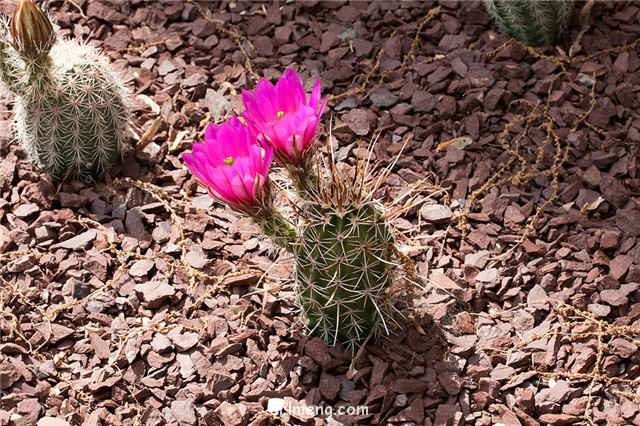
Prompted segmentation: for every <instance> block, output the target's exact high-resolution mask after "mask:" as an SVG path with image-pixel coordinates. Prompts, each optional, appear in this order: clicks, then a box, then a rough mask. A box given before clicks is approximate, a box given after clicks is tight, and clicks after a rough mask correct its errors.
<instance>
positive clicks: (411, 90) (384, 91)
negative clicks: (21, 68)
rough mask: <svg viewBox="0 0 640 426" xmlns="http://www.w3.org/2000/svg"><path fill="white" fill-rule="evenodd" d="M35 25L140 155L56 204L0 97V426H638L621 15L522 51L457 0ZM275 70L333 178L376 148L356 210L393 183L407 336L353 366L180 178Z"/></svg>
mask: <svg viewBox="0 0 640 426" xmlns="http://www.w3.org/2000/svg"><path fill="white" fill-rule="evenodd" d="M9 3H10V2H9ZM49 4H50V7H51V14H52V16H53V17H54V18H55V19H56V20H57V22H58V24H59V25H60V26H61V28H62V31H63V32H64V33H66V34H69V35H72V36H76V37H81V38H83V39H86V40H88V41H89V42H90V43H92V44H95V45H97V46H100V47H101V48H102V49H103V50H104V51H105V52H107V53H108V55H109V57H110V59H111V61H112V62H113V65H114V67H115V68H116V69H117V70H119V71H120V72H121V74H122V76H123V79H124V80H125V81H126V84H127V86H128V87H129V88H130V89H131V92H132V98H133V105H134V115H135V117H134V118H135V123H136V125H137V126H138V131H137V133H138V134H140V135H143V136H142V138H141V139H140V140H139V141H136V140H134V139H132V142H131V147H130V149H128V152H127V155H126V156H125V159H124V161H123V163H122V164H121V165H119V166H116V167H115V168H114V169H113V171H112V172H111V175H110V176H109V177H108V178H107V179H106V182H105V183H102V184H97V185H93V186H89V185H86V184H83V183H80V182H75V181H70V182H66V183H62V184H60V183H57V182H54V181H53V180H52V178H51V177H49V176H47V175H42V174H41V173H40V172H39V171H38V170H37V169H36V168H35V167H34V166H32V165H31V164H30V163H29V161H28V160H27V158H26V154H25V151H24V150H23V149H22V148H21V147H20V146H19V145H18V144H16V143H14V142H13V141H12V135H11V117H12V114H11V109H12V107H11V97H10V96H9V95H7V94H5V95H3V97H2V98H0V101H1V102H0V154H1V159H0V253H1V254H0V333H1V335H2V341H1V343H0V425H16V426H31V425H35V424H37V425H39V426H63V425H69V424H71V425H134V424H142V425H165V424H166V425H181V426H182V425H253V426H257V425H340V424H344V425H354V424H361V425H366V424H372V425H377V424H393V425H407V426H409V425H425V426H426V425H440V426H444V425H478V426H480V425H497V424H504V425H527V426H533V425H594V424H596V425H632V424H634V425H640V409H639V401H640V389H639V388H640V379H638V375H639V374H638V373H639V371H640V352H639V351H638V344H640V263H639V261H640V245H639V244H638V236H640V208H639V206H638V202H637V199H636V196H637V195H638V194H639V189H640V180H639V172H640V168H639V166H638V160H637V158H638V152H637V151H638V143H640V116H639V115H638V111H639V110H640V108H639V107H640V91H639V89H640V58H639V48H638V43H637V40H638V35H639V34H640V7H639V5H638V4H637V3H635V2H604V3H600V2H598V3H597V4H596V5H594V6H593V9H592V10H591V12H590V15H586V18H587V19H579V18H578V15H579V12H580V9H581V8H582V6H584V3H578V4H577V5H576V10H575V14H576V19H575V20H574V24H573V26H572V27H571V29H570V31H569V32H568V33H567V35H566V37H565V38H564V39H563V40H561V41H560V43H559V44H558V46H556V47H546V48H537V49H532V48H528V47H526V46H523V45H521V44H518V43H515V42H512V41H509V39H508V38H507V37H506V36H504V35H501V34H499V33H497V32H496V31H495V30H494V29H493V28H492V25H491V22H490V18H489V16H488V15H487V14H486V13H485V12H484V9H483V7H482V4H481V2H479V1H473V2H471V1H453V0H452V1H441V2H437V3H432V2H422V1H420V2H417V1H401V2H398V1H376V2H364V1H352V2H346V1H331V2H319V1H304V2H302V1H300V2H298V1H294V2H264V3H263V2H247V1H232V2H200V3H193V2H182V1H154V2H144V1H141V0H132V1H129V0H123V1H118V2H106V1H105V2H100V1H89V0H75V1H71V0H67V1H55V0H54V1H50V2H49ZM12 10H13V5H12V4H6V2H5V3H3V4H2V5H1V6H0V11H1V12H4V13H7V14H8V13H11V12H12ZM289 66H291V67H294V68H295V69H297V70H298V71H300V73H301V75H302V76H303V79H304V80H305V81H306V83H307V85H308V87H307V88H308V89H309V90H310V88H311V86H312V85H313V83H314V82H315V79H316V78H321V79H322V87H323V94H324V95H325V96H327V97H328V98H329V104H328V109H327V112H325V115H324V119H323V123H324V126H325V129H328V128H329V126H331V129H332V134H333V138H334V147H335V148H336V158H337V159H338V160H339V161H343V162H347V163H349V162H353V161H354V159H356V158H359V157H362V156H363V153H364V152H366V149H367V148H368V147H369V146H370V144H371V143H373V142H372V141H374V140H375V147H374V150H373V152H374V154H373V160H374V164H375V173H376V174H378V175H379V174H380V173H382V172H383V170H384V169H385V167H387V166H389V165H390V164H392V163H393V161H394V160H395V159H396V157H397V162H396V163H395V165H394V166H393V168H392V174H391V175H390V176H389V177H388V178H387V181H386V185H385V187H384V188H383V191H380V193H379V196H380V198H381V199H382V200H383V201H387V202H393V200H394V199H396V198H397V197H399V196H400V195H401V194H403V193H404V192H406V190H407V188H408V187H413V188H414V189H413V191H414V196H415V206H414V207H413V208H411V209H409V210H408V211H407V212H406V213H405V214H404V215H402V216H401V217H400V218H398V219H396V220H395V225H396V227H397V228H398V229H399V230H400V231H402V232H403V235H406V238H405V239H403V241H402V243H403V245H405V246H406V247H405V248H406V252H407V253H408V254H409V256H410V257H411V259H412V260H413V262H415V264H416V267H417V271H418V273H419V275H420V277H421V287H420V288H417V289H416V291H415V294H414V299H415V300H414V317H415V319H416V321H417V323H419V325H420V326H421V327H422V328H423V329H424V330H426V334H422V333H420V331H419V327H416V326H415V325H414V324H412V323H411V322H410V321H405V320H402V319H399V323H400V327H398V329H397V330H395V331H394V334H393V335H391V336H389V337H386V338H383V339H381V340H380V341H379V342H374V343H370V344H368V345H367V346H366V347H365V348H364V349H363V351H362V352H361V353H360V354H359V355H358V357H357V358H356V360H355V361H354V362H353V363H352V362H351V361H352V359H353V357H352V353H351V351H349V350H346V349H345V348H341V347H327V345H326V344H324V343H323V342H322V341H321V340H320V339H318V338H316V337H308V336H306V335H305V333H304V330H303V329H302V325H301V322H300V320H299V319H298V317H297V311H296V307H295V303H294V298H293V287H292V283H291V280H290V278H289V277H290V273H291V266H292V265H291V260H290V259H289V258H287V256H286V255H285V254H283V253H278V252H277V251H275V250H274V249H273V247H272V246H271V245H270V243H269V242H268V241H267V240H265V239H263V238H261V237H260V236H259V235H258V233H257V229H256V228H255V227H254V226H253V225H252V224H251V223H250V221H249V220H247V219H245V218H241V217H239V216H238V215H236V214H235V213H233V212H232V211H231V210H229V209H227V208H225V207H223V206H220V205H218V204H213V203H212V201H211V200H210V199H209V198H208V197H207V196H206V195H205V193H204V191H203V190H202V189H199V188H198V187H197V185H196V183H195V181H194V179H193V178H192V176H191V175H190V174H189V173H188V172H187V170H186V169H185V168H184V167H183V165H182V162H181V159H180V154H181V153H182V152H184V151H185V150H188V149H189V147H190V145H191V143H192V142H194V141H200V140H201V137H202V133H203V130H204V128H205V126H206V124H207V123H209V122H212V121H213V122H220V121H222V120H223V119H224V118H226V117H228V116H229V115H231V114H238V113H240V112H241V111H242V102H241V98H240V93H241V89H243V88H251V87H253V86H254V85H255V83H256V81H257V78H258V77H266V78H269V79H272V80H275V79H276V78H278V77H279V76H280V75H281V73H282V72H283V71H284V69H286V67H289ZM321 140H322V142H324V143H327V141H328V137H327V136H323V137H321ZM405 143H406V149H405V150H404V151H403V152H401V148H402V146H403V145H404V144H405ZM269 400H271V404H274V403H278V402H279V403H284V409H283V410H282V412H280V413H271V412H268V411H267V404H268V403H269V402H268V401H269ZM305 406H308V407H311V408H312V409H313V408H314V407H315V410H316V411H315V412H311V411H307V410H305V409H303V408H304V407H305ZM354 409H358V410H359V411H358V412H354ZM329 412H332V414H331V415H328V414H329Z"/></svg>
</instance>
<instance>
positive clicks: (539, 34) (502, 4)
mask: <svg viewBox="0 0 640 426" xmlns="http://www.w3.org/2000/svg"><path fill="white" fill-rule="evenodd" d="M484 4H485V7H486V9H487V11H488V12H489V14H490V15H491V16H492V17H493V19H494V21H495V22H496V25H497V26H498V28H499V29H500V31H502V32H504V33H505V34H507V35H509V36H510V37H513V38H514V39H516V40H519V41H522V42H524V43H527V44H530V45H532V46H539V45H543V44H553V43H555V42H556V41H557V40H558V38H559V37H560V35H562V33H563V32H564V30H565V28H566V27H567V25H568V23H569V20H570V18H571V11H572V9H573V4H574V0H484Z"/></svg>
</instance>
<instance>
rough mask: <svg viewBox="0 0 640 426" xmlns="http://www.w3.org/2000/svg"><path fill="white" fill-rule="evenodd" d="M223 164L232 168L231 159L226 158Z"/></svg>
mask: <svg viewBox="0 0 640 426" xmlns="http://www.w3.org/2000/svg"><path fill="white" fill-rule="evenodd" d="M224 164H226V165H227V166H233V157H227V158H225V159H224Z"/></svg>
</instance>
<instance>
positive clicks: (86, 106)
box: [0, 0, 130, 180]
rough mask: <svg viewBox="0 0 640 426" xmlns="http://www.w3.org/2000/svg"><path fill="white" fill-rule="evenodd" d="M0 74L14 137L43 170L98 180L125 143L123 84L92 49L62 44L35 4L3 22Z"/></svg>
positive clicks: (26, 2)
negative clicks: (11, 103) (10, 97)
mask: <svg viewBox="0 0 640 426" xmlns="http://www.w3.org/2000/svg"><path fill="white" fill-rule="evenodd" d="M0 76H1V78H2V80H3V82H4V83H5V85H6V86H7V88H8V89H9V90H10V91H11V92H12V93H13V94H14V95H15V119H14V128H15V132H16V136H17V139H18V140H19V142H20V143H21V144H22V146H23V147H24V148H25V150H26V151H27V152H28V154H29V156H30V157H31V159H32V160H33V161H34V162H36V163H37V164H38V166H40V167H41V168H42V169H43V170H45V171H47V172H51V173H52V174H53V175H54V176H55V177H56V178H58V179H62V178H64V177H65V176H66V175H67V174H68V173H73V174H74V175H75V176H76V177H78V178H81V179H85V180H91V179H100V178H101V177H102V176H103V175H104V174H105V172H107V171H108V170H109V169H110V168H111V167H112V166H113V165H114V163H116V162H117V161H118V160H119V158H120V156H121V152H122V147H123V146H124V144H125V141H126V137H127V136H126V134H127V133H126V132H127V128H128V125H129V122H130V108H129V105H128V102H127V93H126V90H125V88H124V85H123V83H122V82H121V81H120V80H119V78H118V77H117V75H116V74H115V73H114V72H113V70H111V69H110V65H109V63H108V60H107V58H106V57H105V56H103V55H102V54H100V52H99V51H98V50H97V49H95V48H94V47H92V46H89V45H87V44H84V43H82V42H79V41H77V40H71V39H64V38H62V37H59V36H58V34H56V33H55V32H54V31H53V28H52V25H51V23H50V21H49V19H48V17H47V16H46V15H45V14H44V13H43V12H42V11H41V10H40V9H39V8H38V6H36V5H35V3H34V2H33V0H20V2H19V3H18V7H17V9H16V12H15V14H14V16H13V18H12V20H11V22H8V21H7V20H3V21H1V22H0Z"/></svg>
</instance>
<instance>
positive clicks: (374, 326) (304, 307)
mask: <svg viewBox="0 0 640 426" xmlns="http://www.w3.org/2000/svg"><path fill="white" fill-rule="evenodd" d="M243 100H244V101H245V107H246V108H247V111H246V113H245V114H244V118H245V121H246V122H247V127H246V128H244V129H241V128H239V126H240V123H239V121H238V120H237V119H236V118H235V117H232V118H231V119H230V120H228V121H227V122H226V123H224V124H222V125H210V126H209V129H207V132H206V133H205V141H204V144H196V145H194V146H193V151H192V152H191V153H185V154H184V155H183V158H184V160H185V163H186V164H187V166H188V167H189V169H190V170H191V171H192V172H193V174H194V175H195V176H196V178H197V179H198V181H199V182H200V183H201V184H202V185H203V186H205V187H206V188H207V189H208V190H209V193H210V195H212V196H213V197H214V198H216V199H218V200H219V201H222V202H224V203H226V204H227V205H229V206H230V207H232V208H233V209H235V210H237V211H240V212H241V213H244V214H246V215H248V216H250V217H252V218H253V219H254V221H255V222H256V223H257V224H258V225H259V226H261V228H262V230H263V232H264V233H265V234H266V235H267V236H269V237H271V238H272V239H273V240H274V242H275V243H276V244H277V245H278V246H280V247H283V248H285V249H286V250H288V251H289V252H290V253H292V254H293V256H294V259H295V282H296V290H297V296H298V302H299V305H300V309H301V314H302V320H303V322H304V324H305V325H306V327H307V328H308V330H309V331H310V332H312V333H314V334H316V335H318V336H320V337H322V338H323V339H324V340H325V341H326V342H327V343H328V344H337V343H342V344H346V345H348V346H350V347H352V348H355V347H356V346H359V345H361V344H362V343H363V342H364V341H366V340H367V339H368V338H369V337H377V336H379V335H381V334H383V333H385V332H388V331H389V328H388V325H389V323H390V321H392V313H393V297H392V294H391V286H392V284H393V280H394V277H395V271H396V269H397V268H396V265H395V263H394V260H395V259H394V256H395V253H396V252H395V251H394V243H395V238H394V233H393V230H392V228H391V226H390V225H389V223H388V221H387V220H386V217H385V214H384V211H383V209H382V208H381V207H379V206H378V204H377V203H375V202H373V201H372V199H371V197H370V194H371V191H370V189H368V188H367V182H365V181H366V177H365V173H364V171H363V170H365V169H366V167H357V168H356V170H355V173H354V174H352V175H351V179H348V178H346V176H343V174H341V173H340V172H339V170H338V167H337V166H336V165H331V166H330V167H329V168H328V169H327V168H324V167H321V166H319V164H318V162H317V161H315V160H316V157H317V151H316V148H317V147H316V145H317V144H315V143H314V141H315V140H316V136H317V133H316V128H317V126H318V121H319V117H320V114H321V113H322V110H323V109H324V107H325V104H326V101H325V102H324V103H322V104H321V103H320V83H319V81H318V82H317V83H316V86H315V88H314V89H313V92H312V94H311V96H310V98H309V101H308V102H307V100H306V96H305V94H304V91H303V89H302V80H301V78H300V76H299V75H298V74H296V73H295V72H294V71H293V70H291V69H289V70H287V71H286V72H285V73H284V75H283V77H282V78H281V79H280V81H278V83H277V85H276V86H274V85H272V84H271V83H269V82H268V81H266V80H262V81H260V83H258V87H257V88H256V90H255V92H246V91H245V92H244V93H243ZM247 130H249V131H251V133H252V134H253V138H252V139H250V138H248V137H247ZM223 135H228V136H227V137H226V138H224V140H221V139H222V137H223ZM244 145H247V146H246V147H243V148H242V149H240V148H238V146H244ZM251 146H253V148H252V147H251ZM257 146H259V147H261V149H259V150H256V149H254V148H255V147H257ZM205 152H209V153H210V155H203V153H205ZM272 159H273V160H274V161H275V162H277V163H278V165H280V166H281V167H282V168H283V169H284V170H285V171H286V172H287V173H288V174H289V177H290V178H291V182H292V185H291V186H292V189H293V191H294V192H295V195H292V196H290V197H289V199H290V200H295V201H293V202H292V204H294V205H293V209H292V211H293V212H294V213H293V214H292V215H291V217H289V218H285V217H284V216H283V215H282V214H281V213H279V211H278V209H277V208H276V207H275V206H274V204H273V200H274V198H278V197H275V194H273V193H272V192H273V190H274V188H275V185H273V184H272V182H271V181H270V179H269V176H268V175H266V171H265V170H268V168H269V166H270V161H271V160H272ZM247 165H249V166H247ZM265 176H266V178H265Z"/></svg>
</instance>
